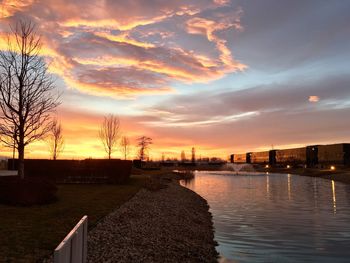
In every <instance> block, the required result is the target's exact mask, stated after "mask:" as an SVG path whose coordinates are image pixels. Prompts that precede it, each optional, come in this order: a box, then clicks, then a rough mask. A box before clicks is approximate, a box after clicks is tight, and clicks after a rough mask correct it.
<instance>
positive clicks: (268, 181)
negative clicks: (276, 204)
mask: <svg viewBox="0 0 350 263" xmlns="http://www.w3.org/2000/svg"><path fill="white" fill-rule="evenodd" d="M266 193H267V195H270V177H269V176H268V175H267V176H266Z"/></svg>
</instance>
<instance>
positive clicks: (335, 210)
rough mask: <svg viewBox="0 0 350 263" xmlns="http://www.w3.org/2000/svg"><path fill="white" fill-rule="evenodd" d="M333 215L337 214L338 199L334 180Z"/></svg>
mask: <svg viewBox="0 0 350 263" xmlns="http://www.w3.org/2000/svg"><path fill="white" fill-rule="evenodd" d="M332 194H333V213H334V214H336V213H337V198H336V197H335V182H334V181H333V180H332Z"/></svg>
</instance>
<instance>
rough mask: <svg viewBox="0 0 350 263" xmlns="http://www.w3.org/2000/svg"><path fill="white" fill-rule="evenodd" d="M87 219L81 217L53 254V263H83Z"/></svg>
mask: <svg viewBox="0 0 350 263" xmlns="http://www.w3.org/2000/svg"><path fill="white" fill-rule="evenodd" d="M87 227H88V217H87V216H83V218H82V219H80V221H79V222H78V224H76V226H75V227H74V228H73V229H72V230H71V231H70V232H69V234H68V235H67V236H66V237H65V238H64V239H63V241H62V242H61V243H60V244H59V245H58V246H57V248H56V249H55V252H54V263H85V262H86V257H87Z"/></svg>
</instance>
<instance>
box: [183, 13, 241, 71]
mask: <svg viewBox="0 0 350 263" xmlns="http://www.w3.org/2000/svg"><path fill="white" fill-rule="evenodd" d="M240 15H241V10H238V11H236V12H235V14H234V16H233V17H232V18H230V19H226V18H225V19H220V21H214V20H209V19H205V18H200V17H195V18H192V19H190V20H188V21H187V22H186V26H187V27H186V29H187V32H188V33H190V34H199V35H205V36H206V37H207V39H208V40H209V41H210V42H214V43H215V44H216V48H217V49H218V51H219V52H220V60H221V62H222V63H223V64H224V65H225V66H226V67H227V68H226V72H227V71H228V72H229V71H235V70H241V71H242V70H244V69H246V68H247V66H246V65H244V64H242V63H240V62H238V61H235V60H233V58H232V53H231V51H230V49H229V48H228V47H227V45H226V40H225V39H221V38H219V37H217V36H216V35H215V33H216V32H217V31H222V30H226V29H229V28H235V29H238V30H241V29H242V27H241V25H240Z"/></svg>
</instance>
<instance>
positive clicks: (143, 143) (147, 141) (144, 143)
mask: <svg viewBox="0 0 350 263" xmlns="http://www.w3.org/2000/svg"><path fill="white" fill-rule="evenodd" d="M137 141H138V143H137V146H138V147H139V159H140V160H141V161H143V160H145V158H146V155H147V151H148V149H149V146H150V145H151V144H152V138H150V137H147V136H141V137H139V138H138V139H137Z"/></svg>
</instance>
